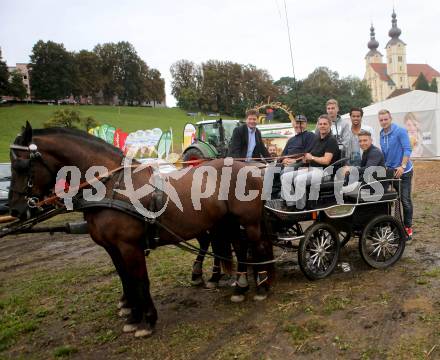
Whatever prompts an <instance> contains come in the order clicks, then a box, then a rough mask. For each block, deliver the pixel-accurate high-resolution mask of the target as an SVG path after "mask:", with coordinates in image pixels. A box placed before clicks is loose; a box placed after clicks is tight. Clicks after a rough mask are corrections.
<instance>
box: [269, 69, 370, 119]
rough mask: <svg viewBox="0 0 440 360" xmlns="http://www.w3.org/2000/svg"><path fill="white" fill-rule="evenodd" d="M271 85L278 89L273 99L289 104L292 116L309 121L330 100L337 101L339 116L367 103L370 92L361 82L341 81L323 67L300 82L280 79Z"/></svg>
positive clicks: (348, 78) (314, 117)
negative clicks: (302, 115)
mask: <svg viewBox="0 0 440 360" xmlns="http://www.w3.org/2000/svg"><path fill="white" fill-rule="evenodd" d="M275 84H276V85H277V86H278V87H279V88H280V96H279V97H278V98H277V100H279V101H281V102H283V103H285V104H287V105H289V107H290V108H291V109H292V110H293V112H294V113H296V114H304V115H306V116H307V118H308V119H309V120H310V121H315V120H316V119H317V118H318V117H319V115H321V114H323V113H325V103H326V101H327V100H328V99H330V98H335V99H337V100H338V102H339V109H340V113H341V114H343V113H346V112H348V111H349V110H350V108H351V107H353V106H358V107H364V106H367V105H369V104H371V92H370V89H369V88H368V85H367V84H366V82H365V81H363V80H360V79H358V78H355V77H350V76H349V77H346V78H342V79H341V78H339V74H338V73H337V72H334V71H332V70H330V69H328V68H326V67H319V68H316V69H315V70H314V71H313V72H312V73H310V74H309V75H308V76H307V78H305V79H304V80H300V81H297V82H293V79H292V78H281V79H280V80H278V81H277V82H275ZM286 84H287V85H286ZM286 91H287V92H286Z"/></svg>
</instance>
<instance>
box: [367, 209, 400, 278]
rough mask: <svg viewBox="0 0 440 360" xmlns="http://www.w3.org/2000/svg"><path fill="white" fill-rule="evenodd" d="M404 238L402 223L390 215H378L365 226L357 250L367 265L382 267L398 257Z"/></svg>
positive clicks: (392, 262)
mask: <svg viewBox="0 0 440 360" xmlns="http://www.w3.org/2000/svg"><path fill="white" fill-rule="evenodd" d="M405 240H406V236H405V230H404V228H403V226H402V224H401V223H400V222H398V221H397V220H396V219H395V218H394V217H392V216H390V215H380V216H377V217H375V218H374V219H373V220H371V221H370V222H369V223H368V225H367V226H366V227H365V229H364V231H363V233H362V236H361V238H360V240H359V251H360V253H361V256H362V259H364V261H365V262H366V263H367V264H368V265H370V266H371V267H373V268H376V269H384V268H386V267H388V266H391V265H393V264H394V263H395V262H396V261H397V260H399V259H400V257H401V256H402V254H403V251H404V250H405Z"/></svg>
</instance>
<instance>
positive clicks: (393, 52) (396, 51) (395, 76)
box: [386, 9, 409, 90]
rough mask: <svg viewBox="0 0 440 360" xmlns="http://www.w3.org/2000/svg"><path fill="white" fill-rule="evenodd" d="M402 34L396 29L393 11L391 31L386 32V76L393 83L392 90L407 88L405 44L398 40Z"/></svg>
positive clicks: (395, 17) (395, 18)
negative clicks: (387, 38)
mask: <svg viewBox="0 0 440 360" xmlns="http://www.w3.org/2000/svg"><path fill="white" fill-rule="evenodd" d="M401 33H402V30H400V29H399V28H398V27H397V16H396V12H395V11H394V9H393V14H392V15H391V29H390V31H388V35H389V36H390V38H391V39H390V41H388V43H387V46H386V49H387V74H388V76H389V77H390V79H391V80H392V81H393V86H394V88H392V90H395V89H407V88H409V81H408V69H407V65H406V44H405V43H404V42H403V41H402V40H400V38H399V36H400V34H401Z"/></svg>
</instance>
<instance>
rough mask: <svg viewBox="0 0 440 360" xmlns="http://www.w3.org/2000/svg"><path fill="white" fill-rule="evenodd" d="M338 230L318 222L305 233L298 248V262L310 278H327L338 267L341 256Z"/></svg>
mask: <svg viewBox="0 0 440 360" xmlns="http://www.w3.org/2000/svg"><path fill="white" fill-rule="evenodd" d="M339 246H340V245H339V239H338V232H337V231H336V230H335V228H334V227H333V226H331V225H329V224H326V223H323V222H316V223H314V224H313V225H312V226H310V227H309V228H308V229H307V230H306V232H305V233H304V238H302V239H301V241H300V243H299V249H298V262H299V266H300V268H301V270H302V272H303V273H304V275H305V276H306V277H307V278H308V279H310V280H317V279H322V278H325V277H326V276H327V275H330V274H331V272H332V271H333V270H334V268H335V267H336V264H337V262H338V256H339Z"/></svg>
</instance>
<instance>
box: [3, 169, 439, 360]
mask: <svg viewBox="0 0 440 360" xmlns="http://www.w3.org/2000/svg"><path fill="white" fill-rule="evenodd" d="M439 174H440V162H418V163H417V164H416V170H415V183H414V191H413V194H414V195H413V197H414V204H415V213H414V240H413V242H412V243H410V244H409V245H408V246H407V248H406V249H405V253H404V255H403V257H402V259H401V260H400V261H399V262H398V263H397V264H396V265H394V266H393V267H391V268H389V269H386V270H373V269H371V268H369V267H368V266H367V265H366V264H364V263H363V261H362V259H361V257H360V255H359V252H358V246H357V239H352V240H351V241H350V243H349V244H348V245H347V247H346V248H344V249H343V251H342V253H341V257H340V262H347V263H349V265H350V268H351V270H350V271H349V272H343V271H342V269H341V267H340V266H339V267H338V268H337V270H336V271H335V273H333V274H332V275H331V276H329V277H328V278H326V279H324V280H320V281H316V282H311V281H308V280H307V279H306V278H305V277H304V276H303V275H302V273H301V271H300V270H299V267H298V266H297V265H296V264H295V261H287V262H284V263H282V264H279V265H278V266H277V281H276V284H275V286H274V287H273V290H272V293H271V295H270V297H269V298H268V299H267V301H265V302H263V303H256V302H254V301H253V300H252V295H253V294H252V291H251V293H250V294H249V296H248V298H247V300H246V301H245V302H244V303H242V304H238V305H237V304H232V303H230V301H229V296H230V294H231V290H230V288H229V287H228V286H226V285H225V286H223V287H222V288H220V289H217V290H214V291H209V290H205V289H203V288H196V287H191V285H190V281H189V280H190V270H191V264H192V260H193V256H192V255H191V254H187V253H183V252H181V251H180V250H178V249H175V248H173V247H165V248H162V249H159V250H156V251H154V252H153V253H152V254H151V255H150V256H149V257H148V259H147V264H148V265H147V266H148V270H149V274H150V278H151V280H152V284H151V289H152V295H153V299H154V301H155V304H156V307H157V310H158V313H159V320H158V323H157V326H156V331H155V333H154V335H153V336H152V337H150V338H148V339H135V338H134V337H133V336H132V335H128V334H124V333H122V326H123V320H122V319H120V318H118V317H117V310H116V304H117V301H118V298H119V296H120V285H119V282H118V278H117V275H116V273H115V271H114V269H113V266H112V264H111V262H110V259H109V258H108V256H107V254H106V253H105V252H104V250H103V249H102V248H100V247H98V246H97V245H95V244H94V243H93V241H91V239H90V238H89V237H88V236H78V235H55V236H50V235H48V234H36V235H20V236H11V237H6V238H3V239H1V240H0V317H1V318H0V358H26V359H29V358H36V359H47V358H58V357H71V358H74V359H119V358H124V359H142V358H144V359H336V358H341V359H342V358H343V359H400V358H401V359H417V358H420V359H426V358H432V359H436V358H437V359H440V246H439V241H440V239H439V236H438V234H439V233H440V180H439V178H440V177H439ZM76 217H77V215H70V217H69V216H68V217H67V218H63V219H61V220H57V221H65V220H66V219H67V220H69V219H72V218H76ZM292 260H296V257H294V256H293V254H292ZM208 268H209V267H208V266H206V269H208ZM207 272H208V270H207ZM206 276H209V274H208V273H207V274H206Z"/></svg>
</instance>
